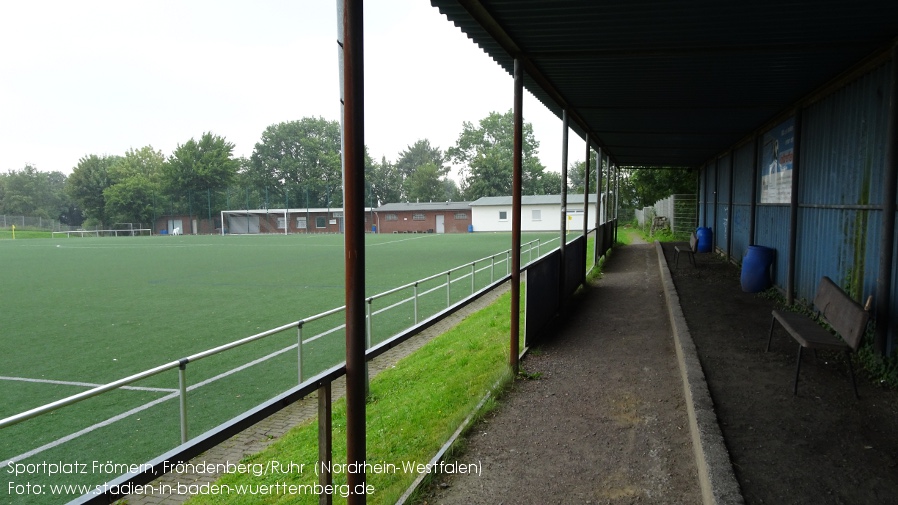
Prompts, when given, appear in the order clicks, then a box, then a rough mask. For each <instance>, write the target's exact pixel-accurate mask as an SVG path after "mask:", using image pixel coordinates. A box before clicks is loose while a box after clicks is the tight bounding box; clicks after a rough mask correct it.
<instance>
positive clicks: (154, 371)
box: [0, 239, 558, 460]
mask: <svg viewBox="0 0 898 505" xmlns="http://www.w3.org/2000/svg"><path fill="white" fill-rule="evenodd" d="M554 240H558V239H552V240H549V241H547V242H541V241H540V240H539V239H537V240H533V241H530V242H527V243H526V244H522V246H521V249H522V255H523V254H528V258H529V260H528V263H529V262H532V261H533V259H534V257H533V254H534V250H535V251H536V257H537V258H538V257H539V256H540V252H541V244H545V243H550V242H552V241H554ZM525 248H526V251H524V249H525ZM510 254H511V250H506V251H503V252H500V253H497V254H494V255H492V256H487V257H485V258H481V259H478V260H475V261H472V262H470V263H466V264H464V265H461V266H458V267H455V268H452V269H449V270H446V271H444V272H441V273H438V274H435V275H432V276H430V277H426V278H423V279H419V280H417V281H414V282H411V283H408V284H405V285H403V286H399V287H397V288H393V289H391V290H388V291H384V292H382V293H378V294H376V295H372V296H370V297H368V298H367V299H366V300H367V306H368V314H367V331H366V347H367V348H371V344H372V341H371V340H372V328H373V326H372V324H373V322H372V321H373V316H375V315H377V314H380V313H383V312H385V311H388V310H391V309H393V308H396V307H398V306H400V305H403V304H405V303H409V302H412V303H413V304H414V324H413V325H412V326H416V325H419V324H420V323H421V318H420V315H419V300H420V299H421V297H423V296H425V295H427V294H430V293H433V292H436V291H438V290H441V289H445V291H446V306H445V309H449V308H451V307H452V305H453V304H452V296H451V290H452V283H457V282H461V281H462V280H464V279H465V278H466V277H470V295H468V298H471V297H473V296H475V294H476V293H477V292H476V289H475V278H474V276H475V274H476V273H478V272H483V271H486V270H487V269H488V270H489V271H490V281H489V283H488V285H492V284H493V283H494V282H495V280H496V274H495V270H496V264H497V263H499V264H501V263H503V262H504V263H505V265H506V267H505V271H506V273H505V276H507V275H508V270H509V266H508V265H509V264H510V261H509V259H510ZM497 258H501V259H500V260H499V261H497V260H496V259H497ZM477 265H481V267H480V268H479V269H478V268H477ZM460 271H464V272H465V273H464V274H463V275H460V276H457V277H455V278H453V277H452V274H453V272H460ZM442 277H445V279H446V282H445V284H439V285H437V286H435V287H432V288H430V289H428V290H425V291H423V292H419V287H420V286H421V285H422V284H424V283H426V282H429V281H432V280H435V279H440V278H442ZM503 277H504V276H503ZM405 290H412V295H411V296H410V297H407V298H404V299H402V300H400V301H398V302H396V303H393V304H391V305H389V306H387V307H384V308H382V309H380V310H377V311H374V312H372V305H373V303H374V301H375V300H378V299H382V298H385V297H387V296H389V295H392V294H396V293H401V292H402V291H405ZM344 310H345V306H341V307H337V308H334V309H331V310H328V311H325V312H321V313H319V314H316V315H313V316H310V317H307V318H303V319H300V320H298V321H293V322H291V323H287V324H284V325H282V326H278V327H276V328H272V329H270V330H266V331H263V332H261V333H256V334H254V335H250V336H248V337H245V338H242V339H239V340H235V341H232V342H229V343H227V344H223V345H220V346H218V347H213V348H211V349H207V350H205V351H201V352H198V353H195V354H191V355H189V356H187V357H184V358H181V359H178V360H175V361H171V362H168V363H165V364H163V365H159V366H157V367H154V368H150V369H147V370H144V371H142V372H138V373H136V374H133V375H130V376H127V377H124V378H122V379H119V380H116V381H113V382H110V383H108V384H104V385H101V386H98V387H94V388H92V389H89V390H87V391H83V392H81V393H78V394H75V395H72V396H69V397H66V398H63V399H60V400H57V401H54V402H51V403H48V404H45V405H42V406H40V407H36V408H33V409H30V410H27V411H25V412H21V413H19V414H16V415H13V416H9V417H7V418H4V419H0V429H3V428H6V427H9V426H12V425H15V424H18V423H20V422H23V421H25V420H28V419H32V418H35V417H38V416H41V415H43V414H47V413H49V412H52V411H54V410H57V409H60V408H62V407H65V406H68V405H72V404H75V403H78V402H81V401H84V400H87V399H89V398H93V397H96V396H99V395H101V394H103V393H106V392H108V391H112V390H115V389H119V388H121V387H123V386H128V385H130V384H133V383H135V382H137V381H140V380H143V379H147V378H149V377H153V376H156V375H159V374H161V373H163V372H166V371H169V370H173V369H176V368H177V369H178V389H177V393H171V394H169V395H167V396H164V397H162V398H161V399H159V400H157V401H159V402H161V401H167V400H169V399H173V398H175V397H177V398H178V400H179V417H180V418H179V426H180V431H181V436H180V440H181V443H182V444H183V443H185V442H187V440H188V439H189V433H188V416H187V397H188V390H190V389H193V388H191V387H188V380H187V365H188V364H189V363H195V362H197V361H200V360H202V359H204V358H207V357H210V356H214V355H217V354H221V353H223V352H225V351H228V350H231V349H234V348H237V347H240V346H243V345H246V344H249V343H251V342H256V341H259V340H262V339H265V338H267V337H271V336H273V335H277V334H280V333H282V332H285V331H288V330H292V329H295V330H296V332H297V338H296V344H294V345H292V346H289V347H286V348H284V349H281V350H280V351H278V352H277V354H280V353H281V352H285V351H287V350H289V349H291V348H293V347H294V346H295V347H296V349H297V378H298V383H299V384H300V385H302V383H303V365H302V363H303V347H304V346H303V344H304V343H308V342H310V341H313V340H316V339H318V338H320V337H322V336H324V335H327V334H330V333H334V332H337V331H340V330H341V329H342V328H344V327H345V325H338V326H336V327H333V328H331V329H329V330H326V331H324V332H322V333H319V334H317V335H314V336H312V337H310V338H307V339H304V338H303V328H304V326H305V325H307V324H309V323H311V322H314V321H317V320H320V319H324V318H326V317H328V316H332V315H335V314H338V313H340V312H342V311H344ZM219 377H220V376H219ZM214 380H215V378H213V379H210V380H206V381H203V383H201V384H197V385H196V386H197V387H199V386H202V385H206V384H209V383H211V382H213V381H214ZM76 435H77V434H76ZM38 449H40V448H38ZM34 454H35V452H34V451H30V452H29V453H26V454H25V455H19V456H18V457H19V458H22V457H23V456H24V457H28V456H31V455H34ZM15 459H16V458H12V460H15Z"/></svg>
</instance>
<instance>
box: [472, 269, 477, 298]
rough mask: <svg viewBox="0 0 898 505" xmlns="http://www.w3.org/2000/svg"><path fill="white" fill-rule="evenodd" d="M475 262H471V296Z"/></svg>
mask: <svg viewBox="0 0 898 505" xmlns="http://www.w3.org/2000/svg"><path fill="white" fill-rule="evenodd" d="M476 264H477V262H476V261H472V262H471V296H474V273H475V272H476V271H477V269H476V266H475V265H476Z"/></svg>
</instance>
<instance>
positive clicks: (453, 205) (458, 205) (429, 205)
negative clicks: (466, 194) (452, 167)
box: [374, 201, 471, 212]
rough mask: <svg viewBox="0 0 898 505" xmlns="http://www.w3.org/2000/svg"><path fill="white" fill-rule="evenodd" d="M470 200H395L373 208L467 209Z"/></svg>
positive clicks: (383, 210) (403, 209) (380, 210)
mask: <svg viewBox="0 0 898 505" xmlns="http://www.w3.org/2000/svg"><path fill="white" fill-rule="evenodd" d="M470 206H471V202H451V201H450V202H420V203H418V202H397V203H385V204H383V205H381V206H380V207H378V208H376V209H374V210H375V211H377V212H402V211H408V210H467V209H468V208H469V207H470Z"/></svg>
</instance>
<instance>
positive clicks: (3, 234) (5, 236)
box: [0, 228, 53, 240]
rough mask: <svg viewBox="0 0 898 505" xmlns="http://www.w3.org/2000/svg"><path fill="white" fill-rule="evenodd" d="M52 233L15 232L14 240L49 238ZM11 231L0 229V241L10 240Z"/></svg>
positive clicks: (37, 231) (11, 237)
mask: <svg viewBox="0 0 898 505" xmlns="http://www.w3.org/2000/svg"><path fill="white" fill-rule="evenodd" d="M52 236H53V232H49V231H41V230H16V236H15V239H16V240H21V239H32V238H51V237H52ZM12 239H13V234H12V230H11V229H8V228H4V229H0V240H12Z"/></svg>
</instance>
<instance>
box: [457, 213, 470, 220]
mask: <svg viewBox="0 0 898 505" xmlns="http://www.w3.org/2000/svg"><path fill="white" fill-rule="evenodd" d="M455 219H468V214H467V213H466V212H456V213H455Z"/></svg>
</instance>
